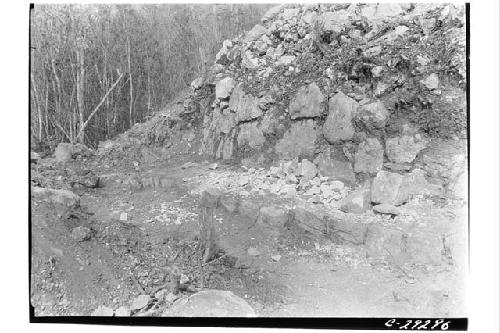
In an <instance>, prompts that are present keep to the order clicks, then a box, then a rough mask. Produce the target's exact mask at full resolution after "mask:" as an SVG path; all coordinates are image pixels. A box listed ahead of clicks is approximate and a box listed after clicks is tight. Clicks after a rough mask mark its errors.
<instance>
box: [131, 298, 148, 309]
mask: <svg viewBox="0 0 500 333" xmlns="http://www.w3.org/2000/svg"><path fill="white" fill-rule="evenodd" d="M150 301H151V297H150V296H149V295H139V296H137V297H136V298H135V299H134V300H133V301H132V305H130V310H132V311H134V310H140V309H143V308H145V307H146V306H147V305H148V304H149V302H150Z"/></svg>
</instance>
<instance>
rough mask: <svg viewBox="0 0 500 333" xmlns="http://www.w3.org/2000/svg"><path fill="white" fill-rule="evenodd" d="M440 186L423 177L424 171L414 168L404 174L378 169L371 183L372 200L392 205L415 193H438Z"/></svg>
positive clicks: (403, 201)
mask: <svg viewBox="0 0 500 333" xmlns="http://www.w3.org/2000/svg"><path fill="white" fill-rule="evenodd" d="M440 194H442V187H441V186H439V185H435V184H431V183H429V182H428V181H427V179H425V171H423V170H421V169H415V170H413V171H412V172H411V173H408V174H405V175H404V176H402V175H400V174H397V173H394V172H387V171H380V172H379V173H378V174H377V176H376V177H375V179H374V180H373V184H372V201H373V202H375V203H380V204H390V205H394V206H398V205H401V204H403V203H405V202H407V201H408V200H409V199H410V198H411V197H413V196H415V195H440Z"/></svg>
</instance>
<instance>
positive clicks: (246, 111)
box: [229, 83, 262, 122]
mask: <svg viewBox="0 0 500 333" xmlns="http://www.w3.org/2000/svg"><path fill="white" fill-rule="evenodd" d="M229 109H230V110H231V111H233V112H236V114H237V121H238V122H242V121H249V120H252V119H256V118H259V117H260V116H262V110H261V109H260V107H259V99H258V98H257V97H254V96H252V95H247V94H245V92H244V91H243V86H242V84H241V83H240V84H238V85H237V86H236V87H235V88H234V90H233V93H232V94H231V98H230V99H229Z"/></svg>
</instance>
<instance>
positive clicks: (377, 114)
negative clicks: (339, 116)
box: [356, 100, 389, 131]
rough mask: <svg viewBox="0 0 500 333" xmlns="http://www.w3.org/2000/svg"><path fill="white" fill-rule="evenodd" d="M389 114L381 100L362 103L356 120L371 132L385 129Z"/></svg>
mask: <svg viewBox="0 0 500 333" xmlns="http://www.w3.org/2000/svg"><path fill="white" fill-rule="evenodd" d="M388 117H389V112H388V111H387V109H386V108H385V106H384V104H383V103H382V102H381V101H379V100H373V101H361V102H360V103H359V108H358V112H357V113H356V120H357V121H358V122H359V123H360V124H362V125H363V127H364V128H366V129H367V130H369V131H372V130H380V129H383V128H384V127H385V125H386V123H387V118H388Z"/></svg>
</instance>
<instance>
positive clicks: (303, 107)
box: [289, 82, 325, 119]
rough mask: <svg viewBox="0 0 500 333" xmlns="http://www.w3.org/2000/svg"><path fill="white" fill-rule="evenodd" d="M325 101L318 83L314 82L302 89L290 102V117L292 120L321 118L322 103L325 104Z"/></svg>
mask: <svg viewBox="0 0 500 333" xmlns="http://www.w3.org/2000/svg"><path fill="white" fill-rule="evenodd" d="M324 99H325V98H324V96H323V94H322V93H321V90H320V89H319V87H318V86H317V85H316V83H314V82H313V83H311V84H309V85H307V86H303V87H301V88H300V89H299V91H297V94H296V95H295V97H294V98H293V100H292V101H291V102H290V107H289V110H290V117H291V118H292V119H297V118H313V117H318V116H320V115H321V103H323V101H324Z"/></svg>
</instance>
